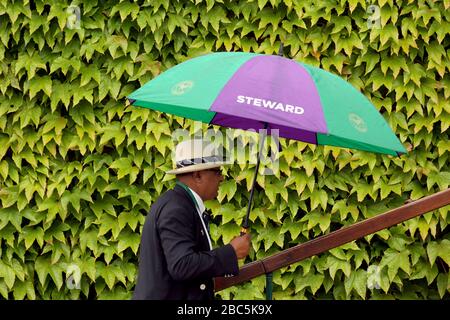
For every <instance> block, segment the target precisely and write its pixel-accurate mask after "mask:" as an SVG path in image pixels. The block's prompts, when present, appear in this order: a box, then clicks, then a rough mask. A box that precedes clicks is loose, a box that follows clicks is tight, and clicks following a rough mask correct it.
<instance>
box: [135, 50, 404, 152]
mask: <svg viewBox="0 0 450 320" xmlns="http://www.w3.org/2000/svg"><path fill="white" fill-rule="evenodd" d="M128 99H129V100H130V102H131V104H132V105H133V106H139V107H146V108H150V109H153V110H158V111H161V112H166V113H170V114H174V115H177V116H181V117H185V118H189V119H193V120H197V121H201V122H205V123H209V124H214V125H219V126H224V127H231V128H238V129H244V130H245V129H254V130H258V129H263V128H264V127H265V126H267V129H268V131H269V132H270V130H271V129H278V130H279V136H280V137H285V138H290V139H295V140H300V141H304V142H307V143H314V144H318V145H331V146H338V147H344V148H352V149H359V150H364V151H370V152H376V153H383V154H390V155H394V156H396V155H401V154H404V153H406V150H405V148H404V147H403V146H402V144H401V143H400V141H399V140H398V138H397V137H396V136H395V134H394V133H393V132H392V130H391V128H390V127H389V125H388V124H387V122H386V121H385V120H384V118H383V117H382V116H381V114H380V113H379V112H378V111H377V109H376V108H375V107H374V106H373V105H372V104H371V103H370V101H369V100H368V99H367V98H366V97H365V96H364V95H363V94H361V93H360V92H359V91H358V90H356V89H355V88H354V87H353V86H352V85H351V84H349V83H348V82H346V81H345V80H343V79H342V78H340V77H338V76H336V75H333V74H331V73H329V72H327V71H325V70H322V69H319V68H316V67H312V66H310V65H307V64H303V63H300V62H297V61H294V60H291V59H287V58H283V57H280V56H275V55H264V54H255V53H245V52H220V53H212V54H208V55H204V56H201V57H197V58H194V59H191V60H188V61H186V62H183V63H181V64H179V65H177V66H175V67H173V68H170V69H169V70H167V71H165V72H164V73H162V74H161V75H159V76H158V77H156V78H155V79H153V80H151V81H149V82H148V83H146V84H145V85H144V86H142V87H141V88H139V89H138V90H136V91H134V92H133V93H132V94H130V95H129V96H128Z"/></svg>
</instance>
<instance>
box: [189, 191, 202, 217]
mask: <svg viewBox="0 0 450 320" xmlns="http://www.w3.org/2000/svg"><path fill="white" fill-rule="evenodd" d="M188 188H189V187H188ZM189 190H191V192H192V194H193V195H194V198H195V201H196V202H197V205H198V209H199V210H200V213H203V212H205V209H206V208H205V204H204V203H203V200H202V198H200V196H199V195H198V194H197V192H195V191H194V190H192V189H191V188H189Z"/></svg>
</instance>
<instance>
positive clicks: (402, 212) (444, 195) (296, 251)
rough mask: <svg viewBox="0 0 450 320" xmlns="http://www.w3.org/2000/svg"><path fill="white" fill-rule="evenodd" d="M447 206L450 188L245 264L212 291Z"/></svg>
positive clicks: (449, 199)
mask: <svg viewBox="0 0 450 320" xmlns="http://www.w3.org/2000/svg"><path fill="white" fill-rule="evenodd" d="M449 204H450V188H449V189H447V190H444V191H440V192H437V193H435V194H433V195H430V196H427V197H424V198H422V199H419V200H416V201H414V202H411V203H408V204H406V205H403V206H401V207H399V208H396V209H392V210H390V211H388V212H386V213H383V214H380V215H377V216H375V217H372V218H369V219H366V220H363V221H360V222H358V223H355V224H353V225H351V226H347V227H344V228H342V229H340V230H337V231H333V232H331V233H329V234H327V235H324V236H321V237H318V238H316V239H313V240H311V241H308V242H305V243H302V244H299V245H297V246H295V247H292V248H289V249H286V250H283V251H281V252H279V253H276V254H274V255H272V256H270V257H267V258H264V259H261V260H257V261H254V262H251V263H248V264H246V265H244V266H243V267H242V268H241V269H240V270H239V275H237V276H234V277H227V278H224V277H217V278H215V290H216V291H220V290H223V289H225V288H228V287H231V286H234V285H237V284H240V283H242V282H245V281H248V280H250V279H253V278H255V277H258V276H260V275H263V274H265V273H268V272H273V271H275V270H277V269H280V268H283V267H286V266H288V265H290V264H293V263H295V262H299V261H301V260H304V259H307V258H310V257H312V256H314V255H317V254H320V253H322V252H325V251H328V250H330V249H333V248H336V247H339V246H341V245H343V244H345V243H348V242H351V241H354V240H357V239H359V238H362V237H365V236H367V235H369V234H372V233H375V232H378V231H380V230H383V229H386V228H389V227H391V226H393V225H395V224H398V223H400V222H403V221H406V220H409V219H412V218H414V217H417V216H419V215H422V214H424V213H427V212H430V211H432V210H436V209H439V208H441V207H444V206H446V205H449Z"/></svg>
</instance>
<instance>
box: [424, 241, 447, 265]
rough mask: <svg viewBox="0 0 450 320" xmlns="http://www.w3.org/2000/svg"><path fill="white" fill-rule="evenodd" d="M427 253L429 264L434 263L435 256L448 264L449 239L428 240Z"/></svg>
mask: <svg viewBox="0 0 450 320" xmlns="http://www.w3.org/2000/svg"><path fill="white" fill-rule="evenodd" d="M427 254H428V260H429V261H430V264H431V265H434V262H435V261H436V258H437V257H440V258H442V259H443V260H444V261H445V263H447V264H449V265H450V241H449V240H447V239H444V240H442V241H440V242H430V243H429V244H428V246H427Z"/></svg>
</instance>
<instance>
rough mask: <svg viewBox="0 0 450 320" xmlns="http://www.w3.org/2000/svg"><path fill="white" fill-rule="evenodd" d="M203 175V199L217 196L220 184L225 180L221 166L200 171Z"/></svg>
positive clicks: (201, 182) (201, 180) (201, 184)
mask: <svg viewBox="0 0 450 320" xmlns="http://www.w3.org/2000/svg"><path fill="white" fill-rule="evenodd" d="M199 174H200V176H201V178H200V181H199V182H200V183H199V188H201V193H202V195H201V196H202V198H203V200H205V201H206V200H212V199H215V198H216V197H217V194H218V191H219V185H220V183H221V182H222V181H223V179H224V178H223V175H222V171H221V169H220V168H214V169H208V170H202V171H199Z"/></svg>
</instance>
